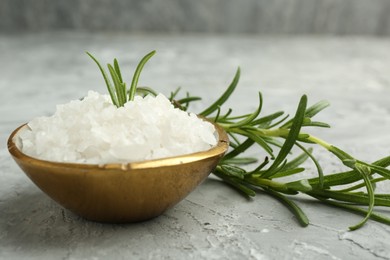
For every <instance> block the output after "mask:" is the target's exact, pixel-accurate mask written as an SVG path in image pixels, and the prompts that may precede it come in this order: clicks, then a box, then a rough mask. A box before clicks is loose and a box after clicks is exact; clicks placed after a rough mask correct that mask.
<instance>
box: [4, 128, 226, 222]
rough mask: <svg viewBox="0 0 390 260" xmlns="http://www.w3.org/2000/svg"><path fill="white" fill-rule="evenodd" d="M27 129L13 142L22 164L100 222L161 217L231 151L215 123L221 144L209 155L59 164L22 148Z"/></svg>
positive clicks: (46, 188)
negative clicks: (34, 155)
mask: <svg viewBox="0 0 390 260" xmlns="http://www.w3.org/2000/svg"><path fill="white" fill-rule="evenodd" d="M25 127H28V126H27V125H22V126H20V127H19V128H17V129H16V130H15V131H14V132H13V133H12V134H11V135H10V137H9V139H8V150H9V152H10V153H11V155H12V157H13V158H14V160H15V161H16V163H17V164H18V165H19V166H20V168H21V169H22V170H23V171H24V172H25V173H26V175H27V176H28V177H29V178H30V179H31V180H32V181H33V182H34V183H35V184H36V185H37V186H38V187H39V188H40V189H41V190H42V191H43V192H45V193H46V194H47V195H48V196H50V197H51V198H52V199H53V200H55V201H56V202H58V203H59V204H60V205H62V206H63V207H65V208H67V209H69V210H71V211H72V212H74V213H76V214H78V215H80V216H82V217H84V218H86V219H88V220H93V221H98V222H110V223H126V222H137V221H143V220H147V219H151V218H153V217H156V216H159V215H161V214H162V213H163V212H164V211H166V210H167V209H168V208H170V207H172V206H174V205H175V204H177V203H178V202H179V201H181V200H182V199H183V198H185V197H186V196H187V195H188V194H189V193H190V192H191V191H192V190H194V189H195V188H196V187H197V186H198V185H199V184H200V183H201V182H202V181H203V180H204V179H205V178H207V176H208V175H209V174H210V172H211V171H212V170H213V169H214V168H215V167H216V165H217V164H218V162H219V160H220V159H221V158H222V156H223V155H224V153H225V152H226V150H227V148H228V137H227V134H226V132H225V131H224V130H223V129H222V128H221V127H219V126H218V125H215V127H216V129H217V133H218V139H219V141H218V144H217V145H216V146H214V147H213V148H211V149H210V150H208V151H204V152H197V153H193V154H187V155H182V156H177V157H170V158H164V159H158V160H150V161H143V162H135V163H128V164H115V163H113V164H104V165H92V164H76V163H58V162H50V161H45V160H40V159H37V158H33V157H30V156H28V155H26V154H23V153H22V152H21V151H20V150H19V149H18V147H17V145H16V138H18V133H19V131H20V130H22V129H23V128H25Z"/></svg>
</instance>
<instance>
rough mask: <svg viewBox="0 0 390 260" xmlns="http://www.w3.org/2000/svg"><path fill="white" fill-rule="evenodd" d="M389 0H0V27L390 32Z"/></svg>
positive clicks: (110, 29) (36, 28)
mask: <svg viewBox="0 0 390 260" xmlns="http://www.w3.org/2000/svg"><path fill="white" fill-rule="evenodd" d="M389 11H390V2H389V1H388V0H343V1H339V0H273V1H268V0H241V1H235V0H213V1H207V0H198V1H189V0H165V1H153V0H68V1H62V0H49V1H48V0H34V1H25V0H2V1H0V31H3V32H18V31H47V30H49V31H50V30H57V29H72V30H84V31H101V30H105V31H122V32H145V31H147V32H169V33H181V32H202V33H241V34H247V33H250V34H286V33H287V34H342V35H344V34H365V35H389V34H390V19H389Z"/></svg>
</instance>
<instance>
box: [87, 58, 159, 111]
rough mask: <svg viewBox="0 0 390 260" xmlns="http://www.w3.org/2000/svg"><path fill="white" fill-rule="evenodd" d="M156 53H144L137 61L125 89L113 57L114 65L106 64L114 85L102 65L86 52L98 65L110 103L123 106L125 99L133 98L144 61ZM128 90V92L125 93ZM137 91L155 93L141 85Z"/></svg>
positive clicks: (130, 99) (116, 61) (116, 62)
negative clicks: (129, 83) (130, 79)
mask: <svg viewBox="0 0 390 260" xmlns="http://www.w3.org/2000/svg"><path fill="white" fill-rule="evenodd" d="M155 53H156V51H152V52H150V53H148V54H146V55H145V56H144V57H143V58H142V59H141V61H140V62H139V63H138V66H137V68H136V70H135V71H134V75H133V79H132V81H131V85H130V89H129V91H127V87H126V83H125V82H123V79H122V73H121V70H120V67H119V63H118V60H117V59H114V66H112V65H111V64H107V67H108V70H109V72H110V75H111V79H112V81H113V83H114V86H113V85H112V82H111V80H110V79H109V78H108V76H107V73H106V71H105V70H104V68H103V66H102V65H100V62H99V61H98V60H97V59H96V58H95V57H94V56H93V55H92V54H90V53H89V52H87V54H88V56H89V57H91V59H93V60H94V61H95V63H96V64H97V66H98V67H99V69H100V71H101V73H102V75H103V78H104V81H105V82H106V85H107V90H108V93H109V94H110V97H111V100H112V103H113V104H114V105H116V106H117V107H123V106H124V105H125V104H126V102H127V101H132V100H134V97H135V94H136V92H137V87H138V80H139V77H140V75H141V72H142V69H143V68H144V66H145V64H146V62H148V60H149V59H150V58H151V57H152V56H153V55H154V54H155ZM127 92H128V94H127ZM139 92H143V93H146V94H153V95H155V92H154V91H153V90H152V89H150V88H147V87H141V88H139Z"/></svg>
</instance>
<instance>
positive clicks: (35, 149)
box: [18, 91, 217, 164]
mask: <svg viewBox="0 0 390 260" xmlns="http://www.w3.org/2000/svg"><path fill="white" fill-rule="evenodd" d="M216 135H217V134H216V131H215V128H214V126H213V125H212V124H211V123H209V122H207V121H204V120H202V119H200V118H198V117H197V116H196V115H195V114H193V113H187V112H185V111H182V110H179V109H176V108H174V107H173V105H172V104H171V103H170V101H169V100H168V99H167V98H166V97H165V96H164V95H162V94H159V95H157V96H156V97H153V96H150V95H149V96H146V97H145V98H143V97H140V96H136V97H135V99H134V101H130V102H127V103H126V104H125V106H124V107H120V108H117V107H116V106H114V105H113V104H112V102H111V100H110V98H109V96H108V95H101V94H99V93H97V92H94V91H89V92H88V95H87V96H86V97H85V98H84V99H83V100H74V101H71V102H70V103H67V104H64V105H58V106H57V109H56V112H55V114H54V115H52V116H50V117H38V118H35V119H33V120H32V121H30V122H29V123H28V128H26V130H24V131H22V132H21V133H20V134H19V140H18V145H19V148H20V149H21V150H22V151H23V153H25V154H27V155H30V156H32V157H36V158H40V159H44V160H49V161H57V162H75V163H88V164H102V163H128V162H136V161H144V160H151V159H159V158H164V157H171V156H177V155H183V154H189V153H194V152H199V151H205V150H208V149H210V148H211V147H213V146H215V145H216V143H217V138H216Z"/></svg>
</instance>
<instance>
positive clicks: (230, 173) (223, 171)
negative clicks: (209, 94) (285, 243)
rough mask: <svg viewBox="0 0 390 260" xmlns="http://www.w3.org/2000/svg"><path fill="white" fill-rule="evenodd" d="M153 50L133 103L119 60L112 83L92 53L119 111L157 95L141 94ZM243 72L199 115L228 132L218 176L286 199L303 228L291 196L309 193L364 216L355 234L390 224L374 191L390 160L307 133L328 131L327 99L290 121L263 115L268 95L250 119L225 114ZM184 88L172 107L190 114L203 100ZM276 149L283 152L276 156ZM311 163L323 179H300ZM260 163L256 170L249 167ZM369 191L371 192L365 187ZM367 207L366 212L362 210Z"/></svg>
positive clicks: (251, 192)
mask: <svg viewBox="0 0 390 260" xmlns="http://www.w3.org/2000/svg"><path fill="white" fill-rule="evenodd" d="M154 53H155V52H154V51H153V52H151V53H149V54H147V55H146V56H145V57H144V58H143V59H142V60H141V62H140V64H139V65H138V66H137V70H136V72H135V73H134V77H133V80H132V84H131V87H130V91H129V95H128V99H127V98H126V96H127V95H126V84H125V83H124V82H123V79H122V75H121V72H120V69H119V64H118V62H117V60H116V59H115V60H114V66H111V65H110V64H109V65H108V68H109V71H110V75H111V78H112V80H113V84H114V86H113V85H112V83H111V81H110V80H109V79H108V77H107V74H106V73H105V71H104V69H103V68H102V66H101V65H100V64H99V62H98V61H97V60H96V59H95V58H94V57H93V56H92V55H91V54H89V53H88V55H89V56H90V57H91V58H92V59H93V60H94V61H95V62H96V63H97V65H98V66H99V69H100V70H101V72H102V74H103V77H104V80H105V82H106V85H107V89H108V92H109V93H110V95H111V98H112V101H113V103H114V104H116V105H117V106H118V107H119V106H122V105H123V104H124V103H123V102H127V101H128V100H132V99H133V98H134V95H135V93H136V92H138V93H141V94H144V95H148V94H152V95H155V94H156V93H155V92H154V91H153V90H152V89H150V88H145V87H139V88H138V90H137V84H138V78H139V75H140V72H141V70H142V68H143V66H144V64H145V63H146V62H147V61H148V60H149V58H150V57H151V56H153V55H154ZM239 78H240V68H238V69H237V72H236V74H235V76H234V78H233V80H232V82H231V84H230V85H229V86H228V88H227V89H226V90H225V92H223V93H222V94H221V96H220V97H219V98H218V99H217V100H216V101H215V102H214V103H212V104H211V105H210V106H208V107H207V108H205V109H204V110H203V111H202V112H201V113H200V115H201V116H203V117H206V118H207V119H209V120H210V121H214V122H215V123H217V124H219V125H220V126H221V127H223V128H224V129H225V131H226V132H227V133H228V135H229V137H230V139H231V142H230V147H231V149H230V151H229V152H228V153H227V154H226V155H225V156H224V157H223V158H222V160H221V161H220V163H219V164H218V166H217V167H216V169H215V170H214V171H213V173H214V175H215V176H217V177H219V178H220V179H222V180H223V181H224V182H225V183H226V184H228V185H231V186H232V187H233V188H235V189H237V190H238V191H240V192H242V193H243V194H244V195H245V196H248V197H253V196H255V195H256V193H257V192H259V191H262V192H264V193H266V194H269V195H270V196H272V197H274V198H276V199H278V200H279V201H281V202H282V203H283V204H284V205H285V206H286V207H287V208H288V209H290V211H291V212H292V213H293V214H294V215H295V216H296V218H297V220H298V222H299V223H300V224H301V225H302V226H307V225H308V224H309V219H308V217H307V216H306V214H305V213H304V212H303V211H302V209H301V208H300V207H299V206H298V205H297V204H296V203H295V202H294V201H293V200H292V198H291V195H296V194H306V195H308V196H310V197H312V198H315V199H317V200H318V201H319V202H321V203H324V204H327V205H331V206H334V207H338V208H341V209H344V210H346V211H350V212H354V213H356V214H363V215H364V218H363V219H362V220H361V221H360V222H359V223H357V224H355V225H353V226H351V227H350V230H356V229H358V228H361V227H362V226H363V225H364V224H365V223H366V222H367V221H368V220H369V219H372V220H375V221H378V222H381V223H385V224H387V225H390V218H388V217H386V216H383V215H380V214H378V213H377V212H375V206H385V207H390V194H377V193H375V184H376V183H378V182H382V181H388V180H390V170H389V169H387V167H388V166H389V165H390V156H388V157H385V158H382V159H380V160H378V161H376V162H373V163H370V162H365V161H363V160H359V159H357V158H354V157H353V156H351V155H349V154H348V153H347V152H345V151H343V150H341V149H340V148H338V147H336V146H334V145H331V144H329V143H328V142H326V141H324V140H322V139H320V138H318V137H316V136H313V135H311V134H309V133H306V132H305V129H306V127H308V126H310V127H329V125H328V124H327V123H324V122H318V121H313V120H312V118H313V117H314V116H316V115H317V114H318V113H319V112H321V111H322V110H323V109H325V108H326V107H327V106H329V103H328V102H326V101H320V102H318V103H316V104H314V105H312V106H310V107H308V106H307V103H308V98H307V97H306V95H303V96H302V97H301V99H300V101H299V104H298V106H297V110H296V112H295V115H294V116H293V117H291V118H289V116H288V115H287V116H284V117H283V115H284V113H283V112H281V111H278V112H275V113H272V114H269V115H265V116H263V115H262V114H261V112H262V106H263V97H262V95H261V93H259V105H258V107H257V108H256V109H255V111H253V112H252V113H249V114H245V115H233V110H232V109H231V108H229V109H228V110H227V111H226V112H222V107H223V105H224V103H225V102H226V101H227V100H228V99H229V98H230V97H231V95H232V93H233V92H234V90H235V89H236V87H237V85H238V81H239ZM179 93H180V88H178V89H177V90H176V91H174V92H172V93H171V95H170V97H169V99H170V100H171V102H172V104H173V105H174V106H176V107H178V108H180V109H182V110H185V111H186V110H187V109H188V107H189V105H190V104H191V103H192V102H195V101H199V100H201V98H200V97H195V96H191V95H190V94H189V93H188V92H187V93H186V95H185V97H183V98H178V96H179ZM306 145H311V146H312V145H314V146H315V145H316V146H320V147H322V148H324V149H326V150H328V151H329V152H330V153H332V154H333V155H335V156H336V158H338V159H339V160H340V163H341V164H343V165H345V166H346V167H348V168H350V170H348V171H345V172H340V173H333V174H324V173H323V170H322V167H321V165H320V163H319V162H318V160H316V158H315V157H314V156H313V155H312V148H311V147H310V148H306ZM252 146H257V147H258V148H259V158H260V157H261V156H264V155H263V153H264V152H265V153H266V154H268V155H267V156H266V157H265V158H264V159H263V160H260V162H258V158H252V157H245V156H243V155H244V154H245V151H246V150H247V149H248V148H250V147H252ZM294 147H297V148H298V149H300V150H301V151H302V154H300V155H298V156H297V157H295V158H292V159H290V157H291V154H292V149H293V148H294ZM275 150H276V151H278V152H277V153H275ZM308 158H309V159H311V160H312V161H313V163H314V164H315V166H316V169H317V172H318V177H315V178H310V179H307V178H301V177H299V175H298V174H299V173H301V172H303V171H304V170H305V169H304V168H303V167H302V166H301V164H302V163H303V162H304V161H305V160H306V159H308ZM253 164H257V165H255V166H254V167H253V169H252V170H248V168H249V167H250V165H253ZM286 176H290V177H291V176H295V177H296V180H294V181H287V182H283V181H281V178H282V177H286ZM364 187H365V188H366V192H364V191H361V190H360V188H364ZM359 205H363V206H364V205H365V206H367V208H361V207H359Z"/></svg>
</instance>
